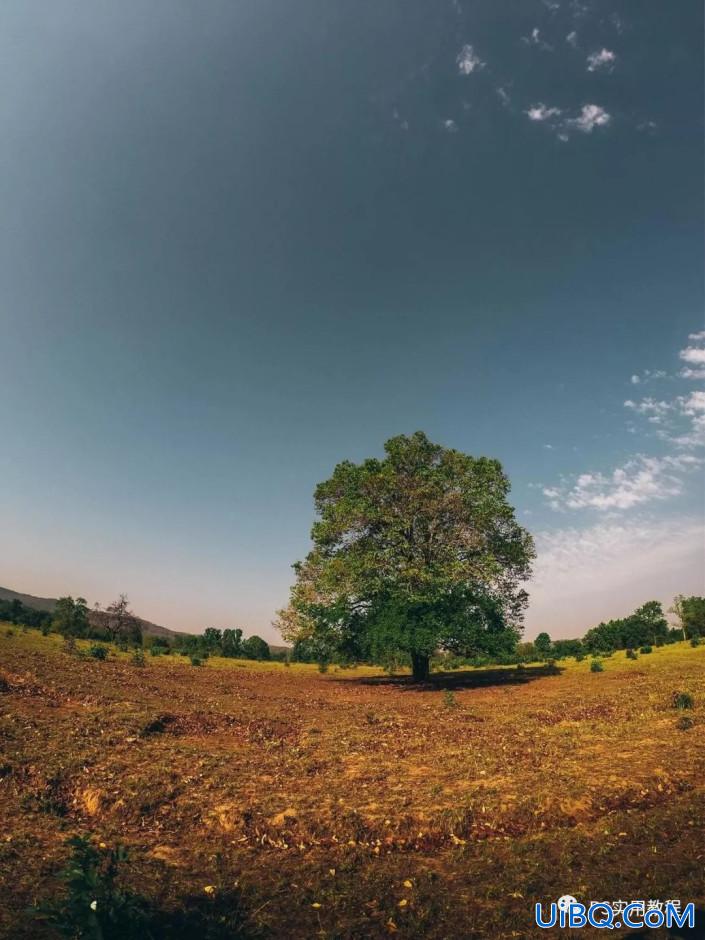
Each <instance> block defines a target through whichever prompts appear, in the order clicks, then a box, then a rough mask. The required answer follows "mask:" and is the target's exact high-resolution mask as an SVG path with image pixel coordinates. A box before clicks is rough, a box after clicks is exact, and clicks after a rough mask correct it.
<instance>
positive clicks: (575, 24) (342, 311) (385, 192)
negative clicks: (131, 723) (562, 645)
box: [0, 0, 705, 640]
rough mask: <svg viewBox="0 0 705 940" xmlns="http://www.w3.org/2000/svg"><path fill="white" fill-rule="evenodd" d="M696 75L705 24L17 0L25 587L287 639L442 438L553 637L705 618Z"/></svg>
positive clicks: (8, 391) (6, 150)
mask: <svg viewBox="0 0 705 940" xmlns="http://www.w3.org/2000/svg"><path fill="white" fill-rule="evenodd" d="M702 73H703V7H702V3H700V2H699V0H681V2H679V3H677V4H673V3H666V2H665V0H663V2H651V3H644V4H638V5H636V4H634V3H626V2H613V0H610V2H591V0H585V2H579V0H521V2H518V0H515V2H510V0H507V2H504V3H495V2H494V0H482V2H479V0H473V2H471V0H448V2H443V0H388V2H384V3H380V2H379V0H356V2H354V3H351V2H343V0H301V2H297V3H291V2H288V0H227V2H226V0H209V2H207V3H201V4H195V3H191V2H186V0H153V2H150V3H142V2H138V0H126V2H121V3H114V2H105V0H92V2H91V3H86V2H71V0H41V2H40V0H36V2H30V3H28V2H26V0H5V2H4V3H3V4H2V6H1V7H0V121H1V126H2V135H1V138H0V200H1V205H2V217H1V221H0V519H1V520H2V529H1V531H2V538H0V584H2V585H3V586H4V587H9V588H12V589H15V590H19V591H23V592H29V593H33V594H40V595H54V596H56V595H58V594H66V593H72V594H82V595H84V596H85V597H86V598H87V599H88V601H89V602H90V603H91V604H92V603H93V602H95V601H99V602H101V603H107V602H109V601H110V600H112V599H113V598H114V597H115V596H116V595H117V594H118V593H120V592H122V591H125V592H127V593H128V594H129V596H130V599H131V601H132V604H133V607H134V609H135V610H136V611H137V612H138V613H139V614H140V615H141V616H143V617H146V618H147V619H150V620H153V621H155V622H158V623H162V624H164V625H165V626H170V627H173V628H176V629H186V630H192V631H195V632H198V631H200V630H202V629H203V628H205V627H206V626H218V627H226V626H238V625H239V626H241V627H243V628H244V629H245V631H246V632H247V633H251V632H257V633H260V634H261V635H263V636H265V637H266V638H268V639H270V640H276V633H275V632H274V630H273V629H272V628H271V626H270V623H271V620H272V618H273V616H274V612H275V610H276V609H277V608H278V607H280V606H282V605H283V604H284V603H285V601H286V599H287V591H288V585H289V583H290V581H291V576H292V575H291V569H290V565H291V563H292V562H293V561H295V560H296V559H297V558H301V557H303V555H304V554H305V553H306V551H307V549H308V533H309V530H310V525H311V522H312V512H313V510H312V493H313V489H314V486H315V485H316V483H317V482H319V481H320V480H322V479H324V478H326V477H327V476H328V475H329V473H330V472H331V470H332V469H333V466H334V465H335V464H336V463H337V462H338V461H339V460H341V459H343V458H350V459H352V460H360V459H362V458H364V457H366V456H370V455H373V454H379V453H380V452H381V449H382V444H383V442H384V441H385V440H386V439H387V438H389V437H391V436H393V435H395V434H399V433H410V432H413V431H414V430H417V429H422V430H424V431H426V433H427V434H428V435H429V437H431V438H432V439H433V440H437V441H438V442H440V443H442V444H445V445H447V446H452V447H456V448H459V449H461V450H464V451H468V452H470V453H473V454H477V455H479V454H486V455H491V456H495V457H498V458H499V459H500V460H501V461H502V462H503V464H504V466H505V469H506V471H507V473H508V474H509V476H510V478H511V480H512V484H513V490H512V498H513V501H514V504H515V506H516V508H517V513H518V517H519V519H520V520H521V521H522V522H523V523H524V524H525V525H527V526H528V527H529V528H530V530H531V531H532V532H533V533H534V534H535V536H536V539H537V545H538V549H539V556H538V560H537V564H536V573H535V578H534V581H533V582H532V584H531V585H530V586H529V590H530V593H531V596H532V603H531V607H530V610H529V613H528V616H527V622H526V636H527V637H528V638H530V637H532V636H533V635H535V633H536V632H537V631H538V630H541V629H546V630H548V631H549V632H550V633H551V634H552V635H554V636H556V637H558V636H574V635H579V634H582V633H583V632H584V631H585V629H587V628H588V627H590V626H592V625H594V623H596V622H598V621H599V620H601V619H605V618H608V617H611V616H620V615H623V614H625V613H627V612H628V611H630V610H631V609H633V607H634V606H636V604H638V603H640V602H642V601H644V600H647V599H649V598H651V597H657V598H658V599H661V600H663V601H665V602H667V603H668V602H670V600H671V598H672V597H673V595H674V593H676V592H681V591H682V592H685V593H703V571H704V570H705V547H704V536H703V531H704V527H703V516H704V506H703V472H702V470H703V468H702V457H703V443H704V440H705V392H703V379H704V378H705V332H703V331H704V328H705V323H704V322H703V309H704V306H703V301H704V296H703V271H702V259H703V82H702Z"/></svg>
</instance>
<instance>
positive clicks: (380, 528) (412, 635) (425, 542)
mask: <svg viewBox="0 0 705 940" xmlns="http://www.w3.org/2000/svg"><path fill="white" fill-rule="evenodd" d="M384 449H385V453H386V456H385V457H384V458H383V459H381V460H379V459H376V458H371V459H368V460H365V461H363V462H362V463H361V464H354V463H351V462H350V461H343V462H342V463H340V464H338V466H337V467H336V468H335V470H334V472H333V475H332V477H331V478H330V479H329V480H327V481H325V482H324V483H321V484H320V485H319V486H318V487H317V488H316V492H315V497H314V499H315V509H316V513H317V519H316V521H315V523H314V525H313V529H312V532H311V536H312V539H313V549H312V551H311V552H310V553H309V555H308V556H307V557H306V559H305V560H304V561H303V562H299V563H297V564H296V565H295V566H294V569H295V572H296V581H295V584H294V585H293V587H292V590H291V598H290V604H289V606H288V608H287V609H285V610H283V611H280V613H279V620H278V624H277V625H278V627H279V629H280V631H281V632H282V635H283V636H284V637H285V638H286V639H287V640H289V641H293V642H296V641H300V640H301V639H304V638H312V637H315V638H316V639H317V640H318V641H319V642H323V643H325V644H326V645H327V646H328V647H329V648H330V649H332V650H335V651H336V652H338V653H340V654H342V655H343V656H347V657H351V658H365V657H369V656H371V657H372V658H380V657H382V656H385V655H389V654H390V653H395V652H403V653H406V654H408V655H409V656H410V657H411V660H412V664H413V670H414V675H415V677H416V678H419V679H423V678H425V677H426V675H427V674H428V661H429V657H430V656H431V654H432V653H433V652H434V651H436V650H438V649H442V650H447V651H449V652H454V653H459V654H463V655H472V654H473V653H477V652H481V651H483V652H485V651H488V652H492V653H501V652H503V651H511V650H512V649H513V648H514V645H515V644H516V640H517V637H518V636H519V633H520V623H521V619H522V615H523V610H524V608H525V606H526V601H527V595H526V592H525V591H524V590H523V589H521V588H520V583H521V582H522V581H523V580H524V579H526V578H527V577H528V576H529V573H530V564H531V560H532V558H533V555H534V550H533V542H532V539H531V536H530V535H529V533H528V532H526V531H525V530H524V529H523V528H522V527H521V526H520V525H519V524H518V523H517V522H516V519H515V518H514V510H513V509H512V507H511V506H510V505H509V503H508V502H507V495H508V493H509V481H508V479H507V477H506V476H505V474H504V473H503V471H502V467H501V465H500V464H499V462H498V461H496V460H490V459H488V458H486V457H479V458H475V457H472V456H470V455H468V454H464V453H461V452H460V451H457V450H452V449H447V448H444V447H441V446H439V445H437V444H433V443H432V442H431V441H429V440H428V438H427V437H426V435H425V434H423V433H421V432H417V433H416V434H413V435H411V436H409V437H407V436H404V435H402V436H399V437H394V438H392V439H391V440H389V441H387V443H386V444H385V448H384Z"/></svg>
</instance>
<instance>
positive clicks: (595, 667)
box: [590, 659, 605, 672]
mask: <svg viewBox="0 0 705 940" xmlns="http://www.w3.org/2000/svg"><path fill="white" fill-rule="evenodd" d="M604 671H605V667H604V666H603V665H602V663H601V662H600V660H599V659H593V661H592V662H591V663H590V672H604Z"/></svg>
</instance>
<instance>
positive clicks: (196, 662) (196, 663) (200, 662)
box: [191, 656, 203, 666]
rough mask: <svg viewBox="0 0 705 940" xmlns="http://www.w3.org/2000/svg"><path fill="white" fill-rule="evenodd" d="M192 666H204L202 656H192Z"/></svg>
mask: <svg viewBox="0 0 705 940" xmlns="http://www.w3.org/2000/svg"><path fill="white" fill-rule="evenodd" d="M191 665H192V666H202V665H203V660H202V659H201V657H200V656H192V657H191Z"/></svg>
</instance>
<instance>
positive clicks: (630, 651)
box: [627, 649, 638, 659]
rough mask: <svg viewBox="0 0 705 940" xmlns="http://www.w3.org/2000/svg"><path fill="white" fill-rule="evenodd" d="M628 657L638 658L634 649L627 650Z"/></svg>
mask: <svg viewBox="0 0 705 940" xmlns="http://www.w3.org/2000/svg"><path fill="white" fill-rule="evenodd" d="M627 659H638V656H637V655H636V653H635V652H634V650H633V649H628V650H627Z"/></svg>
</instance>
